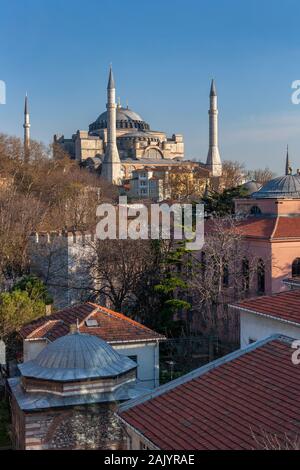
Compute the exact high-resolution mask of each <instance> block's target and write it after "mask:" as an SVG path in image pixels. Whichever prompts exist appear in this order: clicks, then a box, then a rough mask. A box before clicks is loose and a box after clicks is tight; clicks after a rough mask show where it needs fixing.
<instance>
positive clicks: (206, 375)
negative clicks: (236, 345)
mask: <svg viewBox="0 0 300 470" xmlns="http://www.w3.org/2000/svg"><path fill="white" fill-rule="evenodd" d="M290 342H291V340H290V339H288V338H286V337H279V335H278V337H276V339H275V338H274V337H271V338H269V339H268V340H265V341H264V342H259V343H255V344H252V345H251V346H248V347H247V348H246V349H244V350H240V351H237V352H235V353H232V354H230V355H228V356H226V357H225V358H222V359H221V360H217V361H214V362H213V363H210V364H208V365H207V366H204V367H202V368H200V369H198V370H196V371H194V372H192V373H191V374H187V375H186V376H184V377H181V378H180V379H177V380H175V381H173V382H170V383H169V384H166V385H163V386H161V387H159V388H158V389H156V390H155V391H154V392H152V394H149V395H147V396H145V397H144V398H143V397H142V398H140V399H137V400H132V401H130V402H127V403H125V404H124V405H122V406H121V407H120V409H119V413H118V414H119V416H120V418H121V420H123V421H125V423H127V424H129V425H130V426H132V427H133V428H134V429H136V430H137V431H138V433H140V434H142V435H143V436H144V437H145V438H146V439H148V440H149V441H150V442H152V443H153V444H154V446H155V447H157V448H159V449H163V450H217V449H223V450H230V449H235V450H245V449H253V448H255V447H256V446H257V444H256V439H259V436H261V435H263V433H270V434H271V433H272V434H273V435H274V434H275V435H276V436H277V437H278V439H279V440H280V439H283V438H284V437H285V436H286V435H288V436H292V435H293V436H294V437H295V435H296V436H297V435H298V436H299V435H300V393H299V390H300V366H295V365H293V363H292V361H291V354H292V352H293V349H291V345H290ZM254 436H255V438H256V439H255V438H254Z"/></svg>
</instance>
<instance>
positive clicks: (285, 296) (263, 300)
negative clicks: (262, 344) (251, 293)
mask: <svg viewBox="0 0 300 470" xmlns="http://www.w3.org/2000/svg"><path fill="white" fill-rule="evenodd" d="M230 307H231V308H232V309H233V310H235V311H237V312H238V314H239V316H240V346H241V348H245V347H246V346H248V345H249V344H251V343H254V342H256V341H260V340H262V339H264V338H267V337H268V336H270V335H274V334H282V335H285V336H289V337H291V338H295V339H300V290H290V291H284V292H280V293H278V294H273V295H265V296H262V297H255V298H252V299H246V300H243V301H241V302H239V303H237V304H233V305H231V306H230Z"/></svg>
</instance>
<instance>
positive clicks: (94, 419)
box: [8, 326, 145, 449]
mask: <svg viewBox="0 0 300 470" xmlns="http://www.w3.org/2000/svg"><path fill="white" fill-rule="evenodd" d="M136 368H137V364H136V363H135V362H134V361H132V360H131V359H130V358H128V357H126V356H123V355H120V354H119V353H118V352H117V351H116V350H114V349H113V348H112V347H111V346H110V345H109V344H108V343H106V342H105V341H103V340H101V339H100V338H99V337H97V336H94V335H89V334H84V333H79V332H78V331H77V330H76V327H74V326H73V331H72V332H71V333H70V334H68V335H66V336H63V337H61V338H59V339H57V340H55V341H54V342H52V343H50V344H49V345H48V346H47V347H46V348H45V349H43V350H42V351H41V352H40V354H38V356H37V357H36V358H35V359H33V360H31V361H28V362H25V363H23V364H20V365H19V370H20V374H21V375H20V377H14V378H10V379H9V380H8V382H9V387H10V392H11V411H12V431H13V441H14V446H15V448H16V449H122V448H123V443H124V439H123V433H122V429H121V428H120V426H119V424H118V421H117V420H116V418H115V414H114V413H115V409H116V407H117V406H118V404H119V403H121V402H124V401H126V400H129V399H131V398H134V397H137V396H139V395H140V394H141V393H145V388H143V387H138V386H137V384H136Z"/></svg>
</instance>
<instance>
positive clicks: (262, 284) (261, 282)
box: [257, 259, 265, 294]
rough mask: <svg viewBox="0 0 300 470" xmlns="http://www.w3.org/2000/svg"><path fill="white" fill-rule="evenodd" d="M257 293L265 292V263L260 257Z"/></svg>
mask: <svg viewBox="0 0 300 470" xmlns="http://www.w3.org/2000/svg"><path fill="white" fill-rule="evenodd" d="M257 293H258V294H264V293H265V263H264V262H263V260H262V259H259V260H258V264H257Z"/></svg>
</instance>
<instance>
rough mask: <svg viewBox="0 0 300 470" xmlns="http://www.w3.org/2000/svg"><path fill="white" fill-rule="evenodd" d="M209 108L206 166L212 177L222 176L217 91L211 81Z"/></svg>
mask: <svg viewBox="0 0 300 470" xmlns="http://www.w3.org/2000/svg"><path fill="white" fill-rule="evenodd" d="M209 99H210V107H209V111H208V115H209V149H208V154H207V160H206V165H207V167H208V169H209V170H210V171H211V175H212V176H221V175H222V162H221V157H220V152H219V147H218V104H217V101H218V100H217V91H216V86H215V82H214V80H212V81H211V88H210V96H209Z"/></svg>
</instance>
